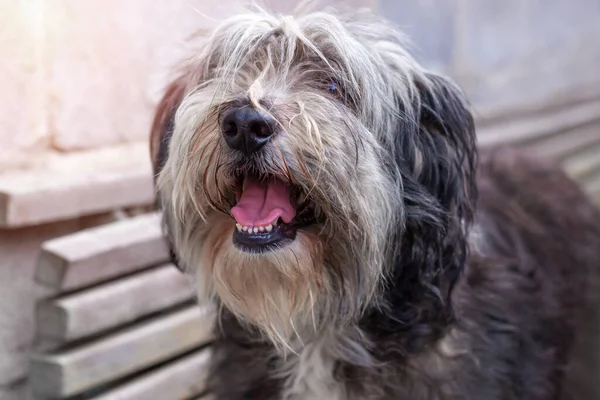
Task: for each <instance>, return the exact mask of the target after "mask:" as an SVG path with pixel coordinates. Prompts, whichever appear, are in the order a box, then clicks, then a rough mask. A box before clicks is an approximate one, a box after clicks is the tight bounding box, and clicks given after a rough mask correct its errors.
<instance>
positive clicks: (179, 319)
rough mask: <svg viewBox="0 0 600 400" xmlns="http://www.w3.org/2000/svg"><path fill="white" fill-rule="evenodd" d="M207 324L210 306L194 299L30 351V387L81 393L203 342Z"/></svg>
mask: <svg viewBox="0 0 600 400" xmlns="http://www.w3.org/2000/svg"><path fill="white" fill-rule="evenodd" d="M212 325H213V311H212V308H207V307H205V308H201V307H199V306H197V305H194V306H190V307H189V308H186V309H184V310H182V311H179V312H176V313H173V314H171V315H169V316H161V317H157V318H155V319H153V320H151V321H149V322H146V323H144V324H142V325H140V326H137V327H133V328H129V329H126V330H124V331H123V332H119V333H115V334H113V335H110V336H109V337H107V338H103V339H99V340H96V341H94V342H92V343H90V344H87V345H83V346H80V347H77V348H75V349H72V350H69V351H66V352H63V353H58V354H50V355H46V354H38V355H34V356H33V357H32V361H31V365H30V373H29V383H30V386H31V389H32V391H33V393H34V395H36V396H38V397H40V398H63V397H69V396H73V395H76V394H80V393H83V392H85V391H86V390H89V389H92V388H94V387H98V386H100V385H103V384H106V383H109V382H111V381H114V380H116V379H119V378H122V377H124V376H127V375H129V374H131V373H134V372H136V371H140V370H143V369H146V368H149V367H151V366H153V365H156V364H158V363H160V362H163V361H166V360H168V359H171V358H174V357H176V356H177V355H179V354H183V353H185V352H187V351H190V350H192V349H194V348H195V347H198V346H200V345H202V344H203V343H207V342H209V341H210V339H211V335H212Z"/></svg>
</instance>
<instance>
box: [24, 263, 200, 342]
mask: <svg viewBox="0 0 600 400" xmlns="http://www.w3.org/2000/svg"><path fill="white" fill-rule="evenodd" d="M192 298H193V291H192V288H191V285H189V283H188V282H187V279H186V278H185V276H184V275H183V274H182V273H181V272H180V271H179V270H177V269H176V268H175V267H174V266H173V265H164V266H161V267H158V268H155V269H151V270H149V271H144V272H141V273H138V274H135V275H132V276H129V277H127V278H123V279H120V280H117V281H114V282H109V283H106V284H103V285H100V286H96V287H93V288H91V289H88V290H85V291H82V292H78V293H75V294H72V295H67V296H64V297H62V298H58V299H51V300H47V301H43V302H41V303H39V304H38V306H37V313H36V322H37V333H38V339H39V340H40V341H41V342H42V343H44V346H45V348H46V349H48V348H51V347H53V346H60V345H63V344H65V343H67V342H69V341H73V340H77V339H81V338H84V337H86V336H89V335H93V334H98V333H101V332H103V331H106V330H108V329H111V328H115V327H118V326H119V325H122V324H126V323H128V322H131V321H134V320H136V319H137V318H140V317H142V316H145V315H148V314H151V313H154V312H157V311H160V310H163V309H165V308H167V307H171V306H174V305H177V304H181V303H183V302H185V301H187V300H191V299H192Z"/></svg>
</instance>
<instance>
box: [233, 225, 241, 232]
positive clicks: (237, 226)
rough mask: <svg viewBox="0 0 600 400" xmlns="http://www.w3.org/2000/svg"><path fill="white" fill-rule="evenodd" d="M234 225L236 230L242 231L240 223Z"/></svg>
mask: <svg viewBox="0 0 600 400" xmlns="http://www.w3.org/2000/svg"><path fill="white" fill-rule="evenodd" d="M235 227H236V228H237V230H238V232H241V231H242V225H240V224H235Z"/></svg>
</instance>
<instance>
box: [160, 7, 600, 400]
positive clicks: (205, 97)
mask: <svg viewBox="0 0 600 400" xmlns="http://www.w3.org/2000/svg"><path fill="white" fill-rule="evenodd" d="M197 39H198V40H199V41H200V43H199V45H198V50H197V52H195V53H194V54H193V55H192V57H190V59H189V60H187V61H186V62H185V63H184V65H183V66H182V68H181V70H180V71H179V75H178V78H177V79H175V80H174V81H173V83H172V84H171V85H170V87H169V88H168V90H167V91H166V94H165V95H164V98H163V100H162V102H161V103H160V105H159V107H158V110H157V114H156V117H155V121H154V126H153V129H152V139H151V143H152V146H151V148H152V149H151V151H152V158H153V163H154V167H155V172H156V187H157V193H158V201H159V204H160V207H161V209H162V212H163V214H164V222H165V229H166V233H167V238H168V242H169V244H170V246H171V248H172V252H173V257H174V260H175V262H176V263H177V264H178V265H179V266H180V267H182V268H184V269H185V270H186V271H188V272H189V273H190V274H192V275H193V276H195V277H196V278H197V290H198V295H199V297H200V298H201V299H209V300H210V301H212V302H214V304H215V305H216V306H217V307H218V309H219V319H218V324H217V327H216V340H215V343H214V346H213V349H214V350H213V352H214V353H213V357H212V363H211V371H210V374H209V375H210V376H209V380H208V382H209V388H210V390H211V391H212V392H213V393H214V395H215V397H216V399H219V400H241V399H261V400H270V399H287V400H308V399H311V400H346V399H372V400H376V399H377V400H383V399H402V400H426V399H427V400H433V399H436V400H442V399H473V400H495V399H498V400H500V399H502V400H509V399H519V400H542V399H543V400H550V399H575V400H579V399H596V398H597V397H595V396H596V395H597V393H598V391H597V390H595V386H598V382H595V381H594V379H598V378H599V376H600V375H599V374H600V368H599V366H598V364H599V362H600V361H599V358H600V357H599V356H598V347H597V343H598V341H597V339H598V338H600V321H599V318H598V299H597V297H596V298H595V297H594V296H597V294H598V286H595V285H596V284H597V282H598V271H599V270H600V268H599V267H600V266H599V263H600V216H599V214H598V212H597V210H596V209H595V208H594V206H593V205H592V204H591V203H590V202H589V201H588V200H587V199H586V198H585V196H584V195H583V194H582V192H581V191H580V190H579V189H578V187H577V186H576V185H575V184H574V183H572V182H571V181H570V180H569V179H568V178H567V177H566V176H565V175H564V174H563V173H562V172H561V171H560V170H559V169H558V168H556V167H554V166H553V165H551V164H548V163H545V162H542V161H534V160H533V159H531V158H530V157H528V156H522V155H518V154H516V153H514V152H512V151H510V150H506V149H499V150H493V151H489V152H488V153H483V152H482V153H481V154H480V156H478V151H477V148H476V136H475V130H474V124H473V118H472V116H471V113H470V111H469V108H468V105H467V104H466V102H465V100H464V97H463V94H462V93H461V91H460V90H459V89H458V88H457V87H456V86H455V85H454V84H453V83H452V82H450V81H449V80H448V79H445V78H443V77H441V76H439V75H436V74H434V73H432V72H429V71H427V70H425V69H423V68H422V67H421V66H420V65H419V64H417V62H415V60H414V59H413V58H412V57H411V56H410V55H409V53H408V52H407V51H406V46H405V43H404V40H403V37H402V35H401V34H400V33H399V32H398V31H396V30H395V29H394V28H393V27H392V26H390V24H389V23H387V22H386V21H383V20H381V19H379V18H377V17H375V16H373V15H371V14H369V13H367V12H357V13H354V14H352V15H350V16H347V17H344V16H343V15H338V14H335V13H332V12H326V11H320V12H310V13H306V14H301V15H297V16H295V17H291V16H277V15H273V14H270V13H268V12H265V11H261V10H258V11H255V12H248V13H244V14H241V15H238V16H234V17H230V18H228V19H226V20H224V21H223V22H222V23H220V24H219V26H218V27H217V28H216V29H214V30H213V31H211V32H210V33H208V34H207V35H204V36H199V37H198V38H197Z"/></svg>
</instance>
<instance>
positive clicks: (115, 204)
mask: <svg viewBox="0 0 600 400" xmlns="http://www.w3.org/2000/svg"><path fill="white" fill-rule="evenodd" d="M36 160H37V159H36ZM153 201H154V189H153V184H152V172H151V166H150V160H149V155H148V145H147V143H135V144H129V145H124V146H119V147H113V148H108V149H102V150H96V151H91V152H78V153H75V154H57V153H53V154H49V155H44V156H43V159H42V160H40V161H38V162H37V165H35V166H29V167H28V168H25V169H21V170H17V171H10V172H5V173H3V174H0V228H19V227H25V226H32V225H39V224H44V223H49V222H55V221H60V220H66V219H71V218H77V217H80V216H84V215H92V214H98V213H102V212H107V211H112V210H117V209H121V208H128V207H135V206H145V205H150V204H152V203H153Z"/></svg>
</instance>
